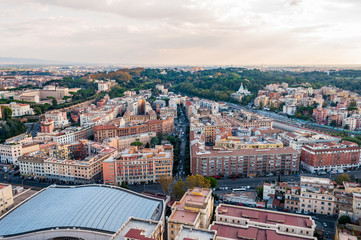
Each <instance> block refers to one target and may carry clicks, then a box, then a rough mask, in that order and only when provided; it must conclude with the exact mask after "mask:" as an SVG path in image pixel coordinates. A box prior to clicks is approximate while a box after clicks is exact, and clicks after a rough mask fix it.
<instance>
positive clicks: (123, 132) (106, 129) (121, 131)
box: [93, 117, 174, 142]
mask: <svg viewBox="0 0 361 240" xmlns="http://www.w3.org/2000/svg"><path fill="white" fill-rule="evenodd" d="M93 130H94V139H95V141H98V142H102V141H103V140H105V139H108V138H112V137H117V136H119V137H121V136H128V135H134V134H140V133H145V132H156V133H162V134H165V133H171V132H173V131H174V117H171V118H168V119H165V120H150V121H148V122H146V123H145V124H140V125H130V126H126V127H117V126H114V125H101V126H95V127H94V128H93Z"/></svg>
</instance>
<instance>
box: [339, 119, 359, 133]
mask: <svg viewBox="0 0 361 240" xmlns="http://www.w3.org/2000/svg"><path fill="white" fill-rule="evenodd" d="M356 123H357V120H356V118H353V117H348V118H345V119H343V120H342V127H343V128H344V127H346V126H348V128H349V129H350V130H355V129H356Z"/></svg>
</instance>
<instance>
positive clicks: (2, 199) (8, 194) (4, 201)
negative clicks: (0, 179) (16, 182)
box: [0, 183, 14, 216]
mask: <svg viewBox="0 0 361 240" xmlns="http://www.w3.org/2000/svg"><path fill="white" fill-rule="evenodd" d="M13 204H14V199H13V189H12V187H11V185H8V184H3V183H0V211H1V212H0V216H1V215H3V214H4V213H6V212H7V211H9V210H10V208H11V207H12V206H13Z"/></svg>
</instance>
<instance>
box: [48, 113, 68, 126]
mask: <svg viewBox="0 0 361 240" xmlns="http://www.w3.org/2000/svg"><path fill="white" fill-rule="evenodd" d="M45 119H51V120H52V121H53V122H54V127H55V128H64V127H66V126H69V125H70V123H69V120H68V118H67V116H66V112H61V111H52V112H47V113H45Z"/></svg>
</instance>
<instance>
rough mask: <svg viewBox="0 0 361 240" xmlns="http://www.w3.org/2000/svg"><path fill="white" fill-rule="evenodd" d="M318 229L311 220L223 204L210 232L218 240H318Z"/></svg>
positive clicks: (218, 208) (217, 209)
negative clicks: (315, 233)
mask: <svg viewBox="0 0 361 240" xmlns="http://www.w3.org/2000/svg"><path fill="white" fill-rule="evenodd" d="M315 228H316V224H315V222H314V221H313V220H312V218H311V217H309V216H304V215H297V214H291V213H282V212H276V211H269V210H263V209H257V208H248V207H241V206H234V205H227V204H220V205H219V206H218V207H217V208H216V212H215V221H214V222H213V223H212V226H211V227H210V230H215V231H217V240H231V239H235V240H236V239H248V240H251V239H252V240H253V239H257V240H267V239H274V240H276V239H294V240H296V239H299V240H302V239H314V240H316V239H317V238H315V237H313V234H314V232H315Z"/></svg>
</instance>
